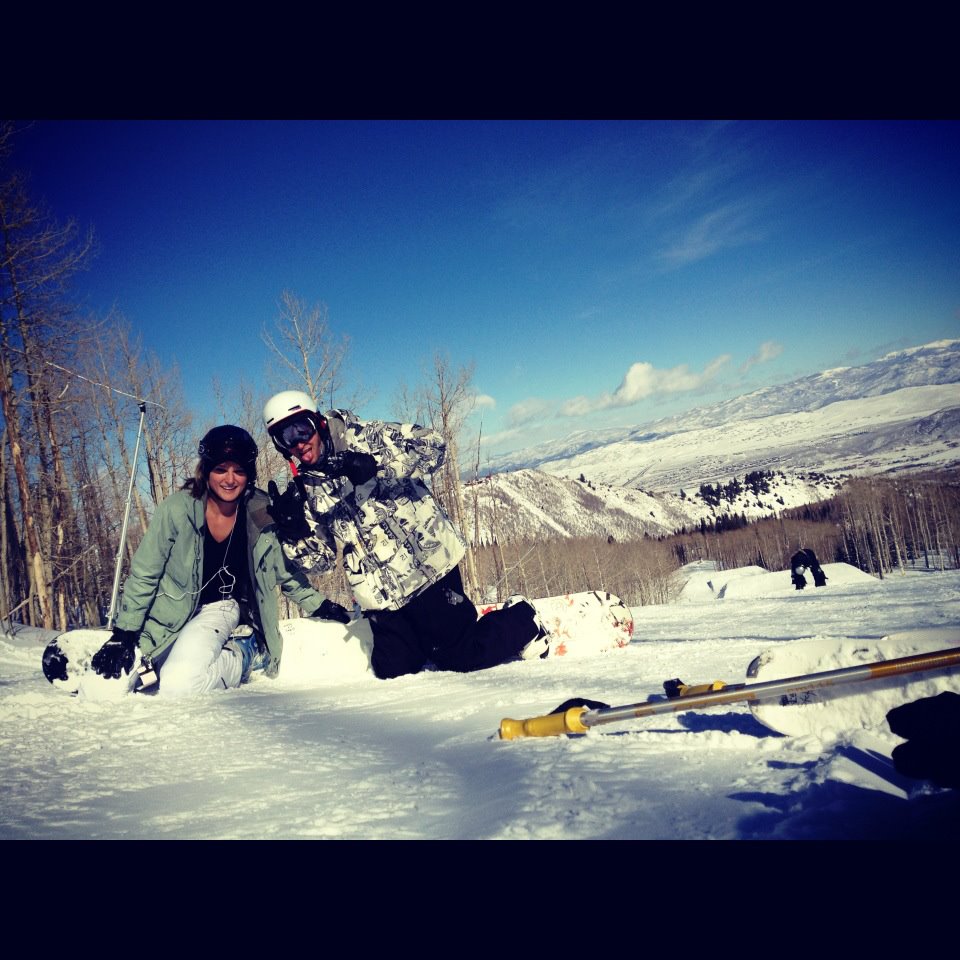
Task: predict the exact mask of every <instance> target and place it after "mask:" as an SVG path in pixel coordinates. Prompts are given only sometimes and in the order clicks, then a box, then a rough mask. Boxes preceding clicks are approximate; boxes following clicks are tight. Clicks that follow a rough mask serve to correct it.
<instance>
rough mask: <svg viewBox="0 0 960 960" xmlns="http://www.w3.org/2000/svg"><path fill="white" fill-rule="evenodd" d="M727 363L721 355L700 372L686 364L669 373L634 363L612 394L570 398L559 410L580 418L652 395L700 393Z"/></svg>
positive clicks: (727, 355)
mask: <svg viewBox="0 0 960 960" xmlns="http://www.w3.org/2000/svg"><path fill="white" fill-rule="evenodd" d="M729 362H730V354H729V353H723V354H721V355H720V356H718V357H715V358H714V359H713V360H711V361H710V363H708V364H707V365H706V367H704V368H703V370H702V371H701V372H700V373H697V372H695V371H691V370H690V368H689V366H687V364H685V363H681V364H680V365H679V366H676V367H672V368H670V369H669V370H658V369H657V368H656V367H654V365H653V364H652V363H646V362H642V363H635V364H633V365H632V366H631V367H630V369H629V370H628V371H627V372H626V375H625V376H624V378H623V380H622V381H621V383H620V386H619V387H617V389H616V390H614V392H613V393H601V394H599V396H596V397H583V396H580V397H573V398H572V399H570V400H567V401H566V403H564V404H563V405H562V406H561V407H560V413H561V415H562V416H566V417H579V416H583V415H584V414H586V413H592V412H593V411H595V410H606V409H608V408H610V407H629V406H632V405H633V404H635V403H639V402H640V401H641V400H645V399H646V398H647V397H651V396H656V395H662V394H668V393H690V392H692V391H694V390H700V389H702V388H703V387H705V386H706V385H707V384H709V383H710V382H711V381H712V380H713V379H714V378H715V377H716V376H717V374H718V373H719V372H720V371H721V370H722V369H723V367H724V366H726V364H728V363H729Z"/></svg>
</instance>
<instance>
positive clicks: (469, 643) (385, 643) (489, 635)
mask: <svg viewBox="0 0 960 960" xmlns="http://www.w3.org/2000/svg"><path fill="white" fill-rule="evenodd" d="M365 616H366V617H367V619H368V620H369V621H370V626H371V628H372V629H373V657H372V663H373V672H374V673H375V674H376V675H377V676H378V677H379V678H380V679H381V680H387V679H389V678H390V677H400V676H403V674H405V673H418V672H419V671H420V670H422V669H423V668H424V666H426V664H427V663H432V664H434V666H436V667H438V668H439V669H441V670H456V671H459V672H460V673H468V672H469V671H471V670H483V669H484V668H486V667H494V666H496V665H497V664H499V663H503V662H504V661H506V660H509V659H511V658H512V657H514V656H516V654H518V653H519V652H520V651H521V650H522V649H523V648H524V647H525V646H526V645H527V644H528V643H529V642H530V641H531V640H532V639H533V638H534V637H535V636H536V635H537V627H536V625H535V624H534V621H533V614H532V612H531V610H530V608H529V607H528V606H527V605H526V604H522V603H521V604H517V605H516V606H513V607H509V608H508V609H506V610H495V611H493V612H491V613H488V614H486V615H485V616H483V617H481V618H480V619H479V620H478V619H477V608H476V607H475V606H474V605H473V604H472V603H471V602H470V601H469V600H468V599H467V597H465V596H464V593H463V580H462V579H461V577H460V568H459V567H454V569H453V570H451V571H450V572H449V573H448V574H447V575H446V576H445V577H444V578H443V579H442V580H439V581H437V583H435V584H434V585H433V586H432V587H428V588H427V589H426V590H424V591H423V593H420V594H417V596H415V597H414V598H413V599H412V600H411V601H410V602H409V603H408V604H407V605H406V606H405V607H402V608H401V609H399V610H371V611H369V612H368V613H366V614H365Z"/></svg>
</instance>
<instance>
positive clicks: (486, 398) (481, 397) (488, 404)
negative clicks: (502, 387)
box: [473, 393, 497, 410]
mask: <svg viewBox="0 0 960 960" xmlns="http://www.w3.org/2000/svg"><path fill="white" fill-rule="evenodd" d="M473 405H474V407H476V408H477V409H480V410H493V409H494V407H496V405H497V401H496V400H494V398H493V397H491V396H490V394H489V393H478V394H476V396H474V398H473Z"/></svg>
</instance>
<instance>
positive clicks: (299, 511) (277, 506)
mask: <svg viewBox="0 0 960 960" xmlns="http://www.w3.org/2000/svg"><path fill="white" fill-rule="evenodd" d="M267 493H269V494H270V506H269V507H267V513H269V514H270V516H271V517H272V518H273V522H274V523H275V524H276V525H277V536H279V537H280V539H281V540H283V541H284V542H285V543H296V542H297V541H298V540H303V538H304V537H308V536H309V535H310V526H309V525H308V523H307V518H306V516H305V515H304V509H305V501H306V495H305V493H304V489H303V481H302V480H301V479H300V478H299V477H295V478H294V480H293V481H292V482H291V483H288V484H287V489H286V490H284V492H283V493H282V494H281V493H280V491H279V490H278V489H277V485H276V484H275V483H274V482H273V481H272V480H271V481H270V482H269V483H268V484H267Z"/></svg>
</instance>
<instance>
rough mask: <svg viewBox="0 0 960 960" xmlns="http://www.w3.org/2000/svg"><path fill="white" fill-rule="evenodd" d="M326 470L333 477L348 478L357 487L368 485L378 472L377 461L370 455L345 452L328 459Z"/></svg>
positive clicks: (352, 451)
mask: <svg viewBox="0 0 960 960" xmlns="http://www.w3.org/2000/svg"><path fill="white" fill-rule="evenodd" d="M324 469H325V470H326V471H327V473H328V474H329V476H331V477H346V478H347V479H348V480H349V481H350V482H351V483H352V484H353V485H354V486H355V487H359V486H360V485H361V484H363V483H366V482H367V481H368V480H369V479H370V478H371V477H372V476H374V475H375V474H376V472H377V461H376V460H374V459H373V457H372V456H370V454H369V453H357V452H356V451H354V450H344V451H343V453H335V454H334V455H333V456H332V457H327V461H326V463H325V464H324Z"/></svg>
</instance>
